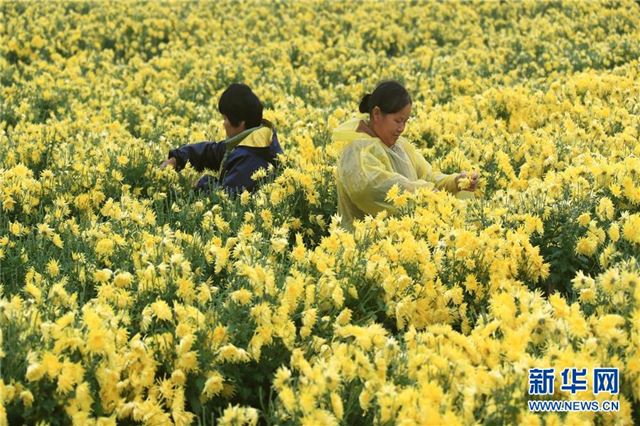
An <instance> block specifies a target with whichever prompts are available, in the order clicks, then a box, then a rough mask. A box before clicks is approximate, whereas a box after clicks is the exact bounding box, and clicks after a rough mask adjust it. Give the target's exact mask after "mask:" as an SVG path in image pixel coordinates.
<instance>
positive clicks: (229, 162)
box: [169, 121, 282, 193]
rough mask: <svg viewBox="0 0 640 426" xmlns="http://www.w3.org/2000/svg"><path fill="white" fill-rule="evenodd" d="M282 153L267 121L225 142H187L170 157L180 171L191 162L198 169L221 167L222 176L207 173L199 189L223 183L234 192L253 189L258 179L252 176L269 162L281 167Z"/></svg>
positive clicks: (199, 184)
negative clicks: (280, 157)
mask: <svg viewBox="0 0 640 426" xmlns="http://www.w3.org/2000/svg"><path fill="white" fill-rule="evenodd" d="M280 153H282V148H281V147H280V144H279V143H278V136H277V134H276V131H275V129H274V128H273V126H271V124H270V123H268V122H267V121H263V124H262V125H261V126H259V127H254V128H252V129H248V130H245V131H244V132H242V133H241V134H239V135H237V136H234V137H232V138H229V139H226V140H224V141H222V142H200V143H195V144H189V145H183V146H181V147H180V148H176V149H172V150H171V151H169V158H175V159H176V168H177V170H178V171H179V170H182V169H183V168H184V167H185V165H186V164H187V161H188V162H190V163H191V165H192V166H193V168H194V169H196V170H198V171H203V170H204V169H210V170H216V171H217V170H220V174H219V177H218V178H214V177H213V176H210V175H205V176H203V177H202V178H201V179H200V180H199V181H198V183H197V184H196V189H197V190H208V189H210V188H211V187H213V186H222V187H223V188H224V189H226V190H227V191H229V192H230V193H240V192H242V191H243V190H245V189H246V190H247V191H249V192H252V191H254V190H256V189H257V187H258V182H256V181H253V180H252V179H251V175H253V173H254V172H256V171H257V170H258V169H260V168H265V169H266V168H268V167H269V164H272V165H273V166H274V167H277V155H278V154H280Z"/></svg>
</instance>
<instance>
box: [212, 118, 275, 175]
mask: <svg viewBox="0 0 640 426" xmlns="http://www.w3.org/2000/svg"><path fill="white" fill-rule="evenodd" d="M273 133H274V130H273V124H271V122H270V121H268V120H262V123H260V125H259V126H257V127H252V128H250V129H247V130H244V131H242V132H240V133H238V134H237V135H235V136H232V137H230V138H227V139H225V140H224V141H222V143H224V146H225V152H224V157H223V158H222V163H221V164H222V166H223V167H224V165H225V164H226V163H227V158H229V154H231V152H232V151H233V150H234V149H235V148H236V147H238V146H246V147H252V148H266V147H268V146H270V145H271V141H272V139H273Z"/></svg>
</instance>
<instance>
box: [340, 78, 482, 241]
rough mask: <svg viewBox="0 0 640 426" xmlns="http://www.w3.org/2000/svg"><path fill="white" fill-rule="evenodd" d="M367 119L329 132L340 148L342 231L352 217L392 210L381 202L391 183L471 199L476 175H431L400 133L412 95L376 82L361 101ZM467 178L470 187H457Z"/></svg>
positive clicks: (396, 85) (391, 84)
mask: <svg viewBox="0 0 640 426" xmlns="http://www.w3.org/2000/svg"><path fill="white" fill-rule="evenodd" d="M360 112H361V113H368V114H369V117H368V120H367V119H359V118H354V119H352V120H349V121H347V122H346V123H343V124H342V125H340V126H339V127H337V128H336V129H335V130H334V132H333V139H334V141H335V142H336V143H338V144H340V145H343V146H344V149H343V151H342V154H341V156H340V159H339V161H338V167H337V185H338V213H339V214H340V216H341V217H342V224H343V226H344V227H345V228H346V229H349V230H353V221H354V220H358V219H362V218H364V217H365V216H366V215H368V214H370V215H375V214H377V213H378V212H380V211H382V210H389V211H391V212H394V210H395V209H394V208H393V206H392V205H391V204H390V203H389V202H387V201H385V198H386V196H387V192H388V191H389V189H390V188H391V187H392V186H393V185H397V186H398V187H399V188H400V189H401V190H404V191H411V192H413V191H415V190H417V189H418V188H422V187H427V188H434V189H435V190H446V191H448V192H450V193H452V194H455V195H456V196H458V197H460V198H470V197H473V191H474V190H475V188H476V185H477V182H478V174H477V173H472V174H471V175H467V173H466V172H462V173H460V174H452V175H447V174H442V173H434V172H433V171H432V169H431V165H430V164H429V163H428V162H427V161H426V160H425V159H424V157H423V156H422V155H421V154H420V153H419V152H418V151H417V150H416V148H415V147H414V146H413V145H412V144H411V143H409V141H407V140H406V139H405V138H403V137H402V136H401V135H402V133H403V132H404V129H405V125H406V123H407V120H408V119H409V116H410V114H411V97H410V96H409V93H408V92H407V90H406V89H405V88H404V87H403V86H402V85H401V84H400V83H398V82H396V81H385V82H382V83H380V84H379V85H378V86H377V87H376V89H375V90H374V91H373V93H371V94H367V95H365V96H364V97H363V98H362V101H361V102H360ZM462 178H469V180H470V186H469V187H468V188H467V189H466V190H465V191H460V190H459V188H458V181H459V180H460V179H462Z"/></svg>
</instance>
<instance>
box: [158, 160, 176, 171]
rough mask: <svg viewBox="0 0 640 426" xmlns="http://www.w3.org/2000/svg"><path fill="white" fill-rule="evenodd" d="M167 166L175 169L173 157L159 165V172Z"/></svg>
mask: <svg viewBox="0 0 640 426" xmlns="http://www.w3.org/2000/svg"><path fill="white" fill-rule="evenodd" d="M167 166H170V167H172V168H173V169H175V168H176V159H175V158H174V157H171V158H169V159H168V160H164V161H163V162H162V164H160V170H163V169H165V168H167Z"/></svg>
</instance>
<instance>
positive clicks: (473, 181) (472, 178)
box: [456, 171, 480, 192]
mask: <svg viewBox="0 0 640 426" xmlns="http://www.w3.org/2000/svg"><path fill="white" fill-rule="evenodd" d="M462 179H468V180H469V183H468V185H465V186H466V188H460V186H458V187H459V188H460V189H463V190H465V191H472V192H473V191H475V190H476V188H477V187H478V180H479V179H480V174H479V173H478V172H476V171H474V172H471V174H467V172H466V171H463V172H462V173H460V174H458V176H456V184H459V183H460V181H461V180H462Z"/></svg>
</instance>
